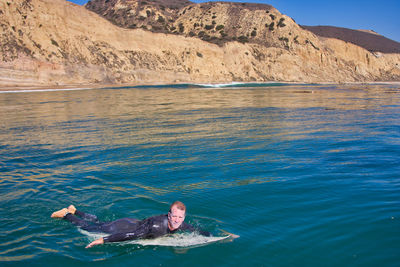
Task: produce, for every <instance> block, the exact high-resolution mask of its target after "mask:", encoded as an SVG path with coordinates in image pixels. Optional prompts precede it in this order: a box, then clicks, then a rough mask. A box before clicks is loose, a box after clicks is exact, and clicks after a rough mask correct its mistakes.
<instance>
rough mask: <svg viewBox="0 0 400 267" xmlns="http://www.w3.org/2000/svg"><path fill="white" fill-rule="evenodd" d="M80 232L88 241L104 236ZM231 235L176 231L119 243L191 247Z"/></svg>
mask: <svg viewBox="0 0 400 267" xmlns="http://www.w3.org/2000/svg"><path fill="white" fill-rule="evenodd" d="M79 231H80V232H81V233H83V234H84V235H86V236H88V237H89V239H90V241H93V240H95V239H98V238H101V237H104V236H106V235H107V234H102V233H90V232H87V231H85V230H82V229H79ZM230 237H232V236H231V235H224V236H203V235H200V234H198V233H195V232H194V233H178V234H173V235H166V236H161V237H158V238H154V239H138V240H130V241H125V242H120V243H119V244H120V245H125V244H136V245H141V246H164V247H193V246H200V245H205V244H210V243H215V242H218V241H221V240H225V239H228V238H230Z"/></svg>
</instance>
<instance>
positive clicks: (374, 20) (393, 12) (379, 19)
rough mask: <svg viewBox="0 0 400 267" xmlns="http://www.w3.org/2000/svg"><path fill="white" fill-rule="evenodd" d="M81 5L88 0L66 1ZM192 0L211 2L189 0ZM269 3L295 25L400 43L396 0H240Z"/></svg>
mask: <svg viewBox="0 0 400 267" xmlns="http://www.w3.org/2000/svg"><path fill="white" fill-rule="evenodd" d="M69 1H70V2H74V3H76V4H79V5H83V4H85V3H86V2H88V1H87V0H69ZM191 1H192V2H195V3H200V2H210V1H199V0H191ZM231 2H252V3H262V4H269V5H272V6H273V7H275V8H276V9H278V11H279V12H281V13H283V14H285V15H287V16H289V17H291V18H292V19H294V20H295V21H296V23H297V24H301V25H307V26H316V25H329V26H336V27H343V28H349V29H364V30H373V31H375V32H377V33H379V34H381V35H383V36H385V37H387V38H389V39H392V40H394V41H397V42H400V1H399V0H381V1H377V0H374V1H373V0H364V1H361V0H357V1H351V0H336V1H325V0H248V1H246V0H242V1H235V0H233V1H231Z"/></svg>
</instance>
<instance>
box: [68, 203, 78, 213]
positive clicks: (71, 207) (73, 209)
mask: <svg viewBox="0 0 400 267" xmlns="http://www.w3.org/2000/svg"><path fill="white" fill-rule="evenodd" d="M75 211H76V208H75V206H74V205H69V207H68V212H69V213H72V214H75Z"/></svg>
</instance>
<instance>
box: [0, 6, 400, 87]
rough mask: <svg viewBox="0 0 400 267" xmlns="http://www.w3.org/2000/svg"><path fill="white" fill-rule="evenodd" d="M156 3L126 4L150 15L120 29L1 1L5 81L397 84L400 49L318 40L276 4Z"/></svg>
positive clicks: (68, 9)
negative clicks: (376, 51) (382, 51)
mask: <svg viewBox="0 0 400 267" xmlns="http://www.w3.org/2000/svg"><path fill="white" fill-rule="evenodd" d="M92 2H94V1H92ZM109 2H113V6H114V8H117V7H118V8H119V10H123V9H126V7H127V6H128V5H127V4H129V2H131V3H138V1H133V0H132V1H122V0H110V1H109ZM158 3H159V4H158V6H160V11H157V10H156V9H157V8H156V7H157V5H156V7H153V8H152V9H151V10H146V8H147V5H145V7H144V9H140V8H139V9H134V8H133V7H134V6H133V5H132V6H131V7H128V8H131V9H130V10H131V11H130V12H131V13H132V14H133V16H134V17H136V16H137V14H141V15H139V16H143V17H145V16H147V15H149V16H148V17H145V19H144V20H143V19H141V21H145V20H148V21H146V25H145V24H143V25H145V26H146V27H142V26H143V25H141V26H138V25H136V26H135V27H129V25H125V26H128V28H122V27H120V26H117V25H115V24H117V23H116V22H115V21H114V23H111V22H110V21H108V20H106V19H105V18H102V17H101V16H100V15H98V14H96V13H94V12H91V11H89V10H87V9H86V8H85V7H82V6H78V5H75V4H72V3H70V2H66V1H64V0H12V1H11V0H0V42H1V46H0V85H2V86H7V85H8V86H11V85H24V84H30V85H40V84H60V85H66V84H79V83H134V84H138V83H169V82H230V81H272V80H274V81H296V82H354V81H378V80H379V81H393V80H396V81H399V80H400V67H399V65H398V64H399V62H400V55H399V54H373V53H371V52H369V51H367V50H365V49H363V48H361V47H358V46H356V45H353V44H350V43H345V42H343V41H340V40H337V39H329V38H321V37H317V36H316V35H314V34H313V33H311V32H309V31H306V30H304V29H302V28H301V27H300V26H299V25H297V24H296V23H295V22H294V21H293V20H292V19H291V18H290V17H287V16H285V15H282V14H280V13H279V11H277V10H276V9H274V8H273V7H271V6H262V7H261V6H258V5H247V6H246V5H244V6H241V5H238V4H232V3H222V2H221V3H209V4H193V3H190V2H181V1H175V2H174V1H171V2H169V3H172V4H174V3H175V4H174V5H175V6H171V5H172V4H171V5H167V6H164V7H161V4H160V3H161V2H158ZM179 4H180V5H179ZM149 6H150V5H149ZM171 7H173V8H171ZM132 10H134V11H132ZM141 10H142V11H141ZM143 10H144V11H143ZM147 11H149V12H147ZM103 12H106V11H103ZM124 12H125V11H124ZM140 12H142V13H140ZM157 12H159V13H157ZM153 13H154V15H153ZM167 13H168V14H169V16H170V17H168V16H167V15H168V14H167ZM205 14H208V15H207V16H206V15H205ZM103 15H104V14H103ZM271 15H272V16H271ZM160 16H162V17H163V19H164V21H163V19H160ZM149 17H151V18H149ZM115 18H117V17H115ZM233 18H234V19H233ZM150 19H151V20H152V19H155V20H156V21H157V22H158V23H161V24H162V23H163V22H164V23H163V24H162V25H164V26H165V27H164V30H162V31H165V33H163V32H160V31H161V30H160V28H157V27H156V28H154V29H153V26H151V25H155V26H157V25H158V24H155V23H153V24H151V22H150ZM167 22H168V23H167ZM214 22H215V23H214ZM272 22H274V24H273V27H271V26H270V25H271V24H272ZM120 23H122V22H120ZM127 23H128V22H127ZM129 23H130V22H129ZM129 23H128V24H129ZM278 24H280V25H279V26H278ZM121 25H122V24H121ZM149 25H150V26H149ZM208 25H210V26H208ZM219 25H223V27H222V26H219ZM206 26H208V27H206ZM218 26H219V27H218ZM159 27H160V26H159ZM173 27H175V29H173ZM217 27H218V29H217ZM132 28H134V29H132ZM166 29H168V30H166ZM171 30H172V32H170V31H171ZM175 31H176V32H175ZM174 32H175V33H174ZM202 32H203V33H202Z"/></svg>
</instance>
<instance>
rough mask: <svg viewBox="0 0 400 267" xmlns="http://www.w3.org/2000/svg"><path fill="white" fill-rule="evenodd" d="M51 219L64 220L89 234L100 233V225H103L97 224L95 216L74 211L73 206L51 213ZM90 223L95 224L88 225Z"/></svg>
mask: <svg viewBox="0 0 400 267" xmlns="http://www.w3.org/2000/svg"><path fill="white" fill-rule="evenodd" d="M74 214H76V215H79V216H80V217H82V218H83V219H81V218H79V217H77V216H75V215H74ZM51 217H52V218H61V219H65V220H67V221H69V222H71V223H72V224H74V225H76V226H78V227H80V228H82V229H83V230H87V231H89V232H101V225H102V224H103V223H101V222H99V220H98V219H97V217H96V216H95V215H92V214H86V213H84V212H80V211H78V210H76V208H75V207H74V206H73V205H71V206H69V207H68V209H67V208H64V209H61V210H59V211H56V212H53V214H51ZM90 222H94V223H95V224H90Z"/></svg>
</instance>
